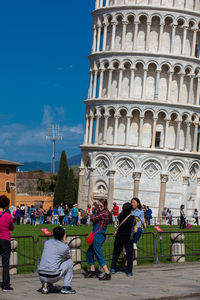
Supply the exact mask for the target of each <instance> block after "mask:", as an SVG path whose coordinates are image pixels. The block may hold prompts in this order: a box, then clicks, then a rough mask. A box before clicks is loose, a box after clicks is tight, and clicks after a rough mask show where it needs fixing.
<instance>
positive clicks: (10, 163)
mask: <svg viewBox="0 0 200 300" xmlns="http://www.w3.org/2000/svg"><path fill="white" fill-rule="evenodd" d="M0 165H9V166H23V164H20V163H18V162H13V161H9V160H4V159H0Z"/></svg>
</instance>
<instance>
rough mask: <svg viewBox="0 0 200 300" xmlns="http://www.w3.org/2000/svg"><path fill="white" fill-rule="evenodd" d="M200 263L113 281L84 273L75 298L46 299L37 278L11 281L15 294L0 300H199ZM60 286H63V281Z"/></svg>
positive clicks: (142, 270)
mask: <svg viewBox="0 0 200 300" xmlns="http://www.w3.org/2000/svg"><path fill="white" fill-rule="evenodd" d="M199 275H200V263H184V264H169V265H153V266H145V267H144V266H143V267H135V269H134V276H133V277H127V276H126V275H125V274H124V273H117V274H114V275H113V276H112V280H111V281H104V282H102V281H99V280H98V279H85V278H84V277H83V275H82V274H81V272H75V273H74V277H73V288H74V289H76V291H77V294H76V295H62V294H60V293H49V294H48V295H43V294H41V293H40V292H38V291H37V290H38V289H40V287H41V284H40V282H39V280H38V277H37V274H29V275H15V276H12V277H11V283H12V286H13V287H14V291H12V292H2V291H1V290H0V300H25V299H26V300H27V299H31V300H36V299H37V300H44V299H49V300H51V299H54V298H56V300H63V299H64V298H67V299H69V300H82V299H88V300H90V299H96V300H98V299H115V300H118V299H120V300H123V299H125V300H126V299H134V300H143V299H144V300H147V299H148V300H151V299H157V300H158V299H160V300H161V299H163V300H164V299H172V300H175V299H176V300H177V299H186V300H189V299H190V300H197V299H198V300H200V276H199ZM57 285H60V286H62V281H60V282H58V284H57Z"/></svg>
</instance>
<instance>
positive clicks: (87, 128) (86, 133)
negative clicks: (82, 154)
mask: <svg viewBox="0 0 200 300" xmlns="http://www.w3.org/2000/svg"><path fill="white" fill-rule="evenodd" d="M88 131H89V116H88V115H86V116H85V138H84V145H87V144H88Z"/></svg>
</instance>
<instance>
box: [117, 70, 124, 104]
mask: <svg viewBox="0 0 200 300" xmlns="http://www.w3.org/2000/svg"><path fill="white" fill-rule="evenodd" d="M122 75H123V69H119V81H118V91H117V98H118V99H119V98H120V96H121V86H122Z"/></svg>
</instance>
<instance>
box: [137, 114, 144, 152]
mask: <svg viewBox="0 0 200 300" xmlns="http://www.w3.org/2000/svg"><path fill="white" fill-rule="evenodd" d="M143 124H144V117H140V129H139V130H140V131H139V141H138V147H142V130H143Z"/></svg>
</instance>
